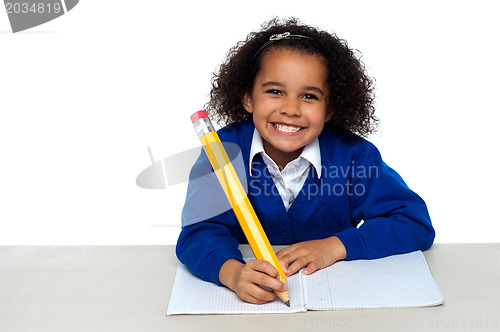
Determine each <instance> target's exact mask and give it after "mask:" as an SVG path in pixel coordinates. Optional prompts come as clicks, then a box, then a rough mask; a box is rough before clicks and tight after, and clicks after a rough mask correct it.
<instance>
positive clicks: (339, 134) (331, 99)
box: [176, 19, 434, 303]
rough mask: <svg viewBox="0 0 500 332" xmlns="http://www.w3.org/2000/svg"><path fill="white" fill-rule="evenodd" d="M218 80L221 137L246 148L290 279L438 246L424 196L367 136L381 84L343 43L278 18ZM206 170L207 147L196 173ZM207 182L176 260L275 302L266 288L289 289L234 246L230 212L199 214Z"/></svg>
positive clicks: (192, 189)
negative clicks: (375, 87) (347, 263)
mask: <svg viewBox="0 0 500 332" xmlns="http://www.w3.org/2000/svg"><path fill="white" fill-rule="evenodd" d="M212 84H213V87H212V90H211V99H210V102H209V103H208V105H206V106H207V111H208V114H209V115H210V116H211V117H212V119H215V120H217V121H219V123H222V124H227V125H228V126H226V127H224V128H222V129H221V130H219V131H218V134H219V136H220V138H221V140H222V141H223V142H231V143H235V144H237V145H238V146H239V147H240V149H241V153H242V156H243V162H244V164H245V172H246V178H247V179H248V183H247V185H248V196H249V199H250V202H251V203H252V206H253V208H254V209H255V212H256V214H257V216H258V217H259V220H260V222H261V224H262V227H263V228H264V230H265V232H266V234H267V236H268V238H269V241H270V242H271V244H277V245H278V244H281V245H290V246H288V247H286V248H285V249H282V250H280V251H278V252H277V256H278V258H279V259H280V262H281V263H282V265H283V266H284V270H285V272H286V274H287V275H288V276H289V275H292V274H294V273H296V272H297V271H299V269H302V268H304V273H305V274H311V273H313V272H315V271H316V270H318V269H322V268H325V267H327V266H329V265H331V264H333V263H335V262H337V261H339V260H353V259H373V258H380V257H384V256H388V255H392V254H398V253H406V252H410V251H414V250H425V249H428V248H429V247H430V246H431V245H432V243H433V240H434V229H433V227H432V225H431V221H430V217H429V214H428V212H427V208H426V205H425V203H424V201H423V200H422V199H421V198H420V197H419V196H418V195H417V194H415V193H414V192H413V191H411V190H410V189H409V188H408V187H407V186H406V184H405V183H404V182H403V180H402V179H401V177H400V176H399V175H398V174H397V173H396V172H395V171H394V170H393V169H391V168H390V167H389V166H387V165H386V164H385V163H384V162H383V161H382V158H381V156H380V153H379V152H378V150H377V149H376V148H375V147H374V146H373V145H372V144H371V143H369V142H368V141H366V140H364V139H363V138H362V137H366V136H368V135H369V134H370V133H372V132H373V131H374V129H375V128H376V124H377V119H376V118H375V117H374V106H373V99H374V96H373V81H372V79H370V78H369V77H368V76H367V75H366V73H365V70H364V66H363V64H362V63H361V62H360V61H359V60H358V59H357V58H356V56H355V55H354V53H353V51H352V50H350V49H349V47H348V45H347V43H346V42H345V41H344V40H340V39H338V38H337V37H336V36H335V35H332V34H329V33H327V32H325V31H319V30H316V29H314V28H312V27H309V26H306V25H302V24H299V22H298V21H297V20H296V19H289V20H287V21H285V22H281V21H280V20H278V19H274V20H272V21H270V22H269V23H267V24H266V25H265V26H263V29H262V30H261V31H260V32H257V33H251V34H249V35H248V37H247V39H246V41H244V42H243V43H239V44H237V45H236V46H235V47H233V48H232V49H231V50H230V52H229V54H228V56H227V60H226V62H225V63H223V64H222V65H221V67H220V70H219V72H218V73H217V74H216V75H215V77H214V79H213V83H212ZM210 169H211V166H210V163H209V161H208V159H207V157H206V155H205V154H204V153H202V154H201V156H200V158H199V159H198V161H197V162H196V164H195V165H194V167H193V169H192V173H200V172H201V173H203V172H209V171H210ZM201 173H200V174H201ZM215 185H216V186H220V185H219V184H218V183H215ZM200 186H201V185H200V184H199V183H195V181H190V183H189V186H188V193H187V198H186V203H185V206H184V209H183V215H182V219H183V220H182V222H183V225H184V226H183V228H182V231H181V233H180V236H179V239H178V242H177V248H176V252H177V257H178V258H179V260H180V261H181V262H182V263H184V264H185V265H186V266H187V267H188V268H189V269H190V270H191V271H192V272H193V273H195V274H197V275H198V276H200V277H201V278H203V279H205V280H209V281H212V282H214V283H217V284H219V285H225V286H227V287H228V288H230V289H232V290H233V291H234V292H236V293H237V294H238V296H239V297H240V298H242V299H243V300H245V301H248V302H251V303H265V302H268V301H271V300H273V299H274V298H275V296H276V295H275V293H274V292H272V291H269V290H266V289H264V288H262V287H261V286H267V287H269V288H271V289H274V290H281V291H282V290H285V289H286V285H285V284H283V283H281V282H280V281H279V275H278V272H277V271H276V269H275V268H274V267H273V266H272V265H271V264H270V263H268V262H266V261H261V260H251V261H249V262H248V263H245V261H244V260H243V259H242V255H241V253H240V251H239V250H238V244H239V243H247V242H246V239H245V236H244V234H243V232H242V230H241V228H240V226H239V224H238V221H237V220H236V217H235V215H234V213H233V211H232V210H229V211H226V212H224V213H221V214H219V215H217V216H215V217H211V218H207V219H206V220H202V221H200V220H199V215H200V211H196V208H197V205H198V203H199V202H200V201H201V200H204V199H205V197H203V196H202V194H200V193H201V192H203V190H204V191H205V192H207V191H206V190H207V189H206V188H204V189H203V190H202V188H200ZM219 189H220V188H219ZM208 190H210V189H208ZM214 190H215V187H214ZM196 218H198V219H196Z"/></svg>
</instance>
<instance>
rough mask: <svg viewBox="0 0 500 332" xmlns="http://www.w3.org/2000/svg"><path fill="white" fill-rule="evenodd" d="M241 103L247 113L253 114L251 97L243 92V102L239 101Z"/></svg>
mask: <svg viewBox="0 0 500 332" xmlns="http://www.w3.org/2000/svg"><path fill="white" fill-rule="evenodd" d="M241 103H242V104H243V108H244V109H245V110H246V111H247V112H248V113H253V105H252V97H251V96H250V94H249V93H248V92H245V95H244V96H243V100H242V101H241Z"/></svg>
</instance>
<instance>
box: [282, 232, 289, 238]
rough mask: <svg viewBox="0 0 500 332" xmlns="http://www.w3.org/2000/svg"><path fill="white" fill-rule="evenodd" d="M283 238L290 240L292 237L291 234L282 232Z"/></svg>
mask: <svg viewBox="0 0 500 332" xmlns="http://www.w3.org/2000/svg"><path fill="white" fill-rule="evenodd" d="M281 237H282V238H284V239H288V238H289V237H290V233H288V232H282V233H281Z"/></svg>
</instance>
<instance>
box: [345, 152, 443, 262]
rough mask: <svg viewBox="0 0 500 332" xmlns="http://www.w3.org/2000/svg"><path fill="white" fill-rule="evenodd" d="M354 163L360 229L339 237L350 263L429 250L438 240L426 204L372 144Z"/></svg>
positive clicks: (354, 213) (354, 211) (355, 217)
mask: <svg viewBox="0 0 500 332" xmlns="http://www.w3.org/2000/svg"><path fill="white" fill-rule="evenodd" d="M364 145H365V147H364V149H362V152H361V153H360V154H359V156H357V158H356V159H357V160H353V165H354V166H355V170H356V171H355V172H354V176H353V177H352V179H351V181H352V185H351V194H350V210H351V220H352V221H353V224H354V225H356V224H357V223H358V222H360V221H361V220H363V223H362V224H361V226H360V227H359V228H348V229H346V230H344V231H342V232H340V233H338V234H336V235H337V236H338V237H339V238H340V240H341V241H342V243H343V244H344V246H345V247H346V252H347V258H346V260H353V259H360V258H366V259H374V258H380V257H385V256H389V255H393V254H399V253H406V252H411V251H415V250H426V249H428V248H430V246H431V245H432V243H433V241H434V236H435V232H434V228H433V227H432V224H431V220H430V216H429V213H428V211H427V206H426V204H425V202H424V201H423V200H422V198H420V197H419V196H418V195H417V194H416V193H414V192H413V191H412V190H410V188H408V186H407V185H406V184H405V182H404V181H403V179H402V178H401V177H400V176H399V174H398V173H396V171H394V170H393V169H392V168H390V167H389V166H388V165H386V164H385V163H384V161H383V160H382V157H381V156H380V153H379V151H378V150H377V149H376V148H375V146H373V145H372V144H371V143H369V142H365V144H364Z"/></svg>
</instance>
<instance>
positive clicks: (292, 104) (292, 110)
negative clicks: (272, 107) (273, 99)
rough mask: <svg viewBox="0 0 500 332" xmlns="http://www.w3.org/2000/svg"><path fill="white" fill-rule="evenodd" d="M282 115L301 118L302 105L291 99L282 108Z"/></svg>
mask: <svg viewBox="0 0 500 332" xmlns="http://www.w3.org/2000/svg"><path fill="white" fill-rule="evenodd" d="M280 113H281V114H286V115H288V116H300V105H299V103H298V101H297V100H295V99H292V98H290V99H289V100H287V101H286V102H285V103H284V105H283V106H282V107H281V111H280Z"/></svg>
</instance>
